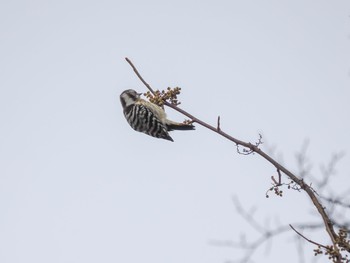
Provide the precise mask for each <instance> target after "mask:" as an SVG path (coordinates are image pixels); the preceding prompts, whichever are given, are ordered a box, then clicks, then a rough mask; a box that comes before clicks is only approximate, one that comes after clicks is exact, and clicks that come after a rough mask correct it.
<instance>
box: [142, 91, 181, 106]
mask: <svg viewBox="0 0 350 263" xmlns="http://www.w3.org/2000/svg"><path fill="white" fill-rule="evenodd" d="M180 92H181V88H180V87H175V88H170V87H168V88H167V89H166V90H162V91H159V90H156V91H155V94H154V95H153V94H152V93H151V92H150V91H147V92H146V93H144V95H145V96H146V98H147V99H148V100H149V101H150V102H152V103H154V104H156V105H158V106H160V107H162V106H163V105H164V101H169V102H170V103H171V104H173V105H175V106H177V105H179V104H180V102H179V101H178V99H177V95H179V94H180Z"/></svg>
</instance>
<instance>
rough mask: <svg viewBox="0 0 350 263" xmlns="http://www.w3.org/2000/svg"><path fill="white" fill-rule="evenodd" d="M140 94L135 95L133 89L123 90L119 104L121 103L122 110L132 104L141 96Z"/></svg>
mask: <svg viewBox="0 0 350 263" xmlns="http://www.w3.org/2000/svg"><path fill="white" fill-rule="evenodd" d="M141 94H142V93H137V92H136V91H135V90H133V89H128V90H124V91H123V92H122V94H120V102H121V103H122V106H123V108H125V107H127V106H129V105H132V104H134V103H135V102H136V101H137V100H138V99H139V98H140V96H141Z"/></svg>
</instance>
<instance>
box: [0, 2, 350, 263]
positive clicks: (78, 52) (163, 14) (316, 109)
mask: <svg viewBox="0 0 350 263" xmlns="http://www.w3.org/2000/svg"><path fill="white" fill-rule="evenodd" d="M349 14H350V2H349V1H325V0H321V1H316V0H314V1H300V0H297V1H277V0H276V1H256V0H255V1H254V0H253V1H176V2H175V1H107V0H106V1H104V0H103V1H75V0H73V1H35V0H34V1H21V0H19V1H1V2H0V211H1V216H0V262H2V263H23V262H26V263H47V262H50V263H61V262H62V263H63V262H64V263H69V262H72V263H73V262H74V263H76V262H84V263H92V262H106V263H108V262H123V263H134V262H152V263H164V262H167V263H175V262H176V263H178V262H181V263H192V262H202V263H214V262H216V263H219V262H220V263H221V262H225V261H227V260H231V259H232V260H234V259H237V258H239V256H240V255H242V254H241V252H240V251H238V250H235V249H230V248H221V247H215V246H212V245H210V244H209V241H210V240H213V239H222V240H238V239H239V236H240V235H241V233H247V236H248V238H253V237H254V235H253V234H254V232H253V231H252V230H251V228H249V226H248V225H247V224H246V222H244V220H242V218H240V217H239V216H238V215H237V214H236V212H235V210H234V206H233V204H232V201H231V198H232V196H238V197H239V199H240V200H241V202H242V203H243V204H244V205H245V206H246V207H247V208H249V207H251V206H253V205H256V206H257V207H258V211H257V212H256V215H257V217H258V218H260V219H261V220H265V218H269V217H270V218H278V221H279V222H280V223H281V224H289V223H294V222H300V221H306V220H310V221H312V220H315V219H316V217H314V216H313V212H314V209H313V207H312V206H311V205H310V202H309V200H308V199H307V197H306V196H305V195H304V194H300V193H296V192H292V191H288V192H286V193H285V196H284V197H283V198H277V197H272V198H269V199H266V198H265V191H266V189H268V187H269V186H270V179H269V178H270V176H271V175H273V174H274V172H275V169H274V168H273V167H272V166H271V165H269V164H267V163H266V162H264V161H263V160H262V159H260V158H259V157H258V156H255V155H254V156H242V155H238V154H237V153H236V149H235V147H234V145H232V144H231V143H230V142H229V141H226V140H224V139H223V138H220V137H218V136H217V135H216V134H214V133H212V132H210V131H208V130H205V129H204V128H202V127H199V126H198V125H197V129H196V131H194V132H173V133H172V137H173V139H174V140H175V142H174V143H171V142H168V141H165V140H157V139H154V138H152V137H149V136H146V135H144V134H141V133H137V132H135V131H133V130H132V129H131V128H130V127H129V126H128V124H127V122H126V121H125V119H124V116H123V114H122V109H121V105H120V102H119V94H120V93H121V92H122V91H123V90H125V89H128V88H133V89H136V90H138V91H140V92H141V91H146V89H145V87H144V86H143V85H142V84H141V83H140V81H139V80H138V79H137V78H136V76H135V75H134V73H133V72H132V70H131V68H130V67H129V65H128V64H127V63H126V62H125V60H124V57H126V56H127V57H129V58H130V59H131V60H132V61H133V62H134V63H135V65H136V66H137V67H138V68H139V70H140V72H141V74H142V75H143V76H144V78H145V79H146V80H147V81H148V82H149V83H150V84H151V85H152V87H153V88H155V89H157V88H159V89H164V88H166V87H168V86H171V87H174V86H180V87H182V95H181V97H180V100H181V101H182V104H181V106H182V107H183V108H184V109H185V110H188V111H189V112H190V113H192V114H194V115H195V116H197V117H199V118H202V119H203V120H205V121H207V122H209V123H211V124H215V122H216V118H217V116H218V115H220V116H221V127H222V129H223V130H225V131H226V132H228V133H230V134H231V135H232V136H235V137H237V138H239V139H242V140H246V141H251V142H254V141H255V140H256V139H257V138H258V133H262V134H263V135H264V140H265V141H268V145H270V146H277V150H278V152H279V153H282V154H283V157H282V159H283V163H284V164H285V165H286V166H287V167H289V168H290V169H291V170H295V169H296V162H295V153H296V152H297V151H298V150H300V148H301V146H302V145H303V142H304V141H305V139H307V138H309V139H310V147H309V149H308V154H309V157H310V159H311V161H312V162H313V167H314V169H313V171H312V172H313V175H314V176H316V177H317V176H319V169H318V167H319V164H321V163H325V162H327V161H328V160H329V158H330V156H331V154H332V153H334V152H338V151H342V150H344V151H345V152H349V150H350V141H349V128H350V125H349V112H350V106H349V98H350V52H349V51H350V27H349V25H350V18H349ZM168 115H169V116H171V117H172V118H173V119H175V120H179V121H182V120H183V119H184V117H183V116H181V115H179V114H177V113H174V112H172V111H170V110H169V111H168ZM266 146H267V144H265V145H264V146H263V149H266ZM349 163H350V155H349V154H347V155H346V156H345V158H344V159H343V160H342V161H341V162H340V163H339V165H338V169H337V170H338V177H337V178H336V180H335V181H334V187H336V188H337V190H339V191H340V190H345V189H348V188H349V186H350V183H349V180H348V176H349V174H350V166H349ZM294 236H295V233H292V232H291V233H289V234H287V235H285V236H283V237H281V238H280V239H278V241H277V240H276V241H275V242H274V243H273V246H272V248H271V249H272V251H273V252H271V253H270V254H265V249H264V248H262V249H260V250H259V251H257V252H256V256H255V257H254V259H255V260H256V262H280V258H281V256H285V255H288V258H287V259H285V261H284V262H287V263H288V262H296V260H297V256H296V253H294V251H295V248H294V247H293V246H290V243H291V242H292V240H293V239H292V237H294ZM310 238H320V240H324V242H328V239H327V238H326V235H324V234H321V235H320V236H311V237H310ZM322 238H324V239H322ZM305 247H306V254H307V255H312V249H313V247H312V246H310V245H308V244H305ZM288 260H289V261H288ZM319 262H323V261H322V260H320V261H319Z"/></svg>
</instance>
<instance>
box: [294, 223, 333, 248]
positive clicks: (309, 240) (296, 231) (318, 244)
mask: <svg viewBox="0 0 350 263" xmlns="http://www.w3.org/2000/svg"><path fill="white" fill-rule="evenodd" d="M289 226H290V228H291V229H293V230H294V232H295V233H297V234H298V235H299V236H301V237H302V238H304V239H305V240H306V241H308V242H310V243H311V244H314V245H316V246H319V247H323V248H324V249H327V250H328V248H327V247H326V246H324V245H322V244H320V243H317V242H315V241H313V240H311V239H309V238H307V237H306V236H304V235H303V234H302V233H300V232H299V231H298V230H296V229H295V228H294V227H293V226H292V225H289Z"/></svg>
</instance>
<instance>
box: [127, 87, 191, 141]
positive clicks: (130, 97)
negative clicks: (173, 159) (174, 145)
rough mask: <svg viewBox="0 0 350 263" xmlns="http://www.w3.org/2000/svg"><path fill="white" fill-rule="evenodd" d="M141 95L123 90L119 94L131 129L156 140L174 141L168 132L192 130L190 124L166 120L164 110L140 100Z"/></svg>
mask: <svg viewBox="0 0 350 263" xmlns="http://www.w3.org/2000/svg"><path fill="white" fill-rule="evenodd" d="M140 95H141V93H137V92H136V91H135V90H132V89H129V90H125V91H123V92H122V94H120V102H121V104H122V106H123V111H124V116H125V118H126V120H127V121H128V123H129V124H130V126H131V128H133V129H134V130H136V131H139V132H143V133H146V134H148V135H150V136H153V137H156V138H162V139H166V140H169V141H174V140H173V139H172V138H171V137H170V135H169V133H168V131H172V130H194V126H193V125H191V124H184V123H178V122H174V121H171V120H168V119H167V118H166V114H165V112H164V110H163V109H162V108H161V107H159V106H158V105H155V104H153V103H151V102H148V101H146V100H143V99H141V98H140Z"/></svg>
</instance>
